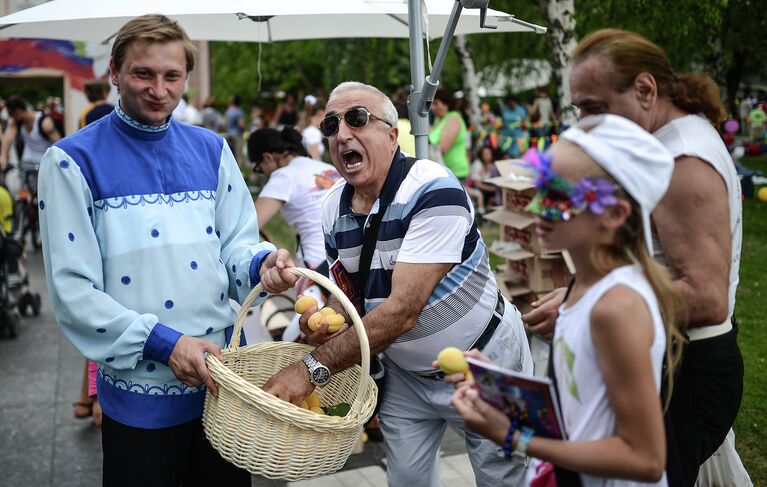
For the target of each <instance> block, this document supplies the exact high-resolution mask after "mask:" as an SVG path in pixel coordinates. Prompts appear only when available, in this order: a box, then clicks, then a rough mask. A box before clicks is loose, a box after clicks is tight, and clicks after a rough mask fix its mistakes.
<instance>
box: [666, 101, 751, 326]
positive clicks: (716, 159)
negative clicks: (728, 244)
mask: <svg viewBox="0 0 767 487" xmlns="http://www.w3.org/2000/svg"><path fill="white" fill-rule="evenodd" d="M653 135H655V137H657V138H658V140H660V141H661V143H662V144H663V145H664V146H666V148H667V149H668V150H669V151H670V152H671V154H672V155H673V156H674V159H676V158H678V157H681V156H689V157H697V158H699V159H701V160H703V161H705V162H707V163H708V164H711V166H712V167H713V168H714V169H715V170H716V172H718V173H719V175H720V176H721V177H722V180H723V181H724V184H725V186H726V187H727V200H728V203H729V209H730V237H731V239H732V256H731V257H732V261H731V262H730V285H729V290H728V313H727V320H725V323H727V322H729V321H730V318H731V317H732V313H733V311H734V310H735V292H736V291H737V289H738V271H739V269H740V249H741V243H742V239H743V208H742V202H741V201H742V200H741V188H740V178H739V177H738V173H737V172H736V171H735V164H734V163H733V162H732V157H730V154H729V153H728V152H727V148H726V147H725V145H724V142H722V138H721V137H720V136H719V134H718V133H717V131H716V130H715V129H714V127H713V125H711V122H709V121H708V120H707V119H705V118H703V117H701V116H699V115H687V116H686V117H681V118H677V119H675V120H672V121H671V122H669V123H667V124H666V125H664V126H663V127H661V128H660V129H658V131H656V132H655V134H653ZM653 246H654V247H655V256H654V257H655V259H656V260H657V261H658V262H660V263H662V264H664V265H666V263H667V261H666V256H665V254H664V253H663V248H662V247H661V245H660V242H659V241H658V238H657V235H655V232H653Z"/></svg>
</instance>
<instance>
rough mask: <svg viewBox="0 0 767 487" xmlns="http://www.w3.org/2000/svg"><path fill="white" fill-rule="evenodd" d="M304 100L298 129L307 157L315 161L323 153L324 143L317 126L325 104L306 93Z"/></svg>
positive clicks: (319, 158) (319, 159) (320, 158)
mask: <svg viewBox="0 0 767 487" xmlns="http://www.w3.org/2000/svg"><path fill="white" fill-rule="evenodd" d="M304 101H305V103H304V111H303V113H302V114H301V120H300V122H299V124H298V131H299V132H300V133H301V137H302V141H303V144H304V147H305V148H306V152H307V153H308V154H309V157H311V158H312V159H314V160H315V161H321V160H322V156H323V155H324V154H325V144H324V143H323V142H324V141H323V140H322V133H321V132H320V129H319V127H320V122H321V121H322V117H323V116H324V114H325V113H324V112H325V104H324V103H320V102H319V100H317V98H316V97H314V96H313V95H307V96H306V98H305V99H304Z"/></svg>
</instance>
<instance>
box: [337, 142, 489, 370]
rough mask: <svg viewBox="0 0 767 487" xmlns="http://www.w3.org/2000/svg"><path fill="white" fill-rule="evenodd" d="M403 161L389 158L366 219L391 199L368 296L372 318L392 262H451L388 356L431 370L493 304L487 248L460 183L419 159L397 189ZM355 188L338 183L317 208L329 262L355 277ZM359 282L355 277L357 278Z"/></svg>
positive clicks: (358, 224)
mask: <svg viewBox="0 0 767 487" xmlns="http://www.w3.org/2000/svg"><path fill="white" fill-rule="evenodd" d="M404 162H405V157H404V156H403V155H402V154H401V153H400V152H397V154H396V155H395V157H394V160H393V162H392V166H391V168H390V171H389V174H390V177H388V178H387V180H386V182H385V183H384V187H383V189H382V190H381V195H380V197H379V199H378V200H377V201H376V202H375V203H374V204H373V208H372V210H371V215H372V214H374V213H376V212H377V211H378V208H379V207H380V203H381V200H383V201H391V203H390V204H389V206H388V208H387V209H386V213H385V214H384V217H383V219H382V221H381V225H380V228H379V232H378V241H377V242H376V248H375V251H374V253H373V258H372V262H371V266H370V273H369V275H368V280H367V284H366V287H365V290H364V293H365V311H366V313H369V312H370V311H371V310H373V309H374V308H375V307H376V306H378V305H379V304H381V303H382V302H383V301H384V300H385V299H387V298H388V296H389V294H390V293H391V281H392V274H393V272H394V266H395V265H396V263H397V262H408V263H419V264H424V263H435V264H437V263H454V264H455V266H454V267H453V268H452V269H451V270H450V272H448V274H447V275H446V276H445V277H444V278H443V279H442V281H441V282H440V283H439V284H438V285H437V287H436V288H435V289H434V291H433V292H432V295H431V297H430V298H429V301H428V303H427V305H426V306H425V307H424V309H423V311H422V312H421V314H420V315H419V317H418V320H417V322H416V324H415V326H414V327H413V328H412V329H411V330H410V331H408V332H407V333H405V334H403V335H402V336H400V337H399V338H397V339H396V340H395V341H394V343H392V344H391V345H390V346H389V347H388V348H387V349H386V351H385V353H386V355H387V357H388V358H390V359H391V360H393V361H394V362H395V363H397V365H399V366H400V367H402V368H404V369H407V370H411V371H415V372H426V371H431V370H432V367H431V363H432V361H433V360H434V359H435V358H436V356H437V354H438V353H439V352H440V351H441V350H442V349H443V348H444V347H447V346H455V347H458V348H461V349H467V348H468V347H469V346H471V345H472V344H473V343H474V342H475V341H476V339H477V338H478V337H479V336H480V335H481V334H482V331H483V330H484V329H485V326H486V325H487V323H488V321H489V319H490V317H491V316H492V313H493V309H494V308H495V303H496V298H497V286H496V283H495V278H494V276H493V275H492V272H491V270H490V265H489V261H488V253H487V248H486V246H485V243H484V241H483V240H482V237H481V235H480V234H479V231H478V230H477V225H476V223H475V222H474V209H473V207H472V204H471V201H470V199H469V196H468V195H467V194H466V191H465V190H464V188H463V186H462V184H461V182H460V181H458V179H457V178H456V177H455V176H454V175H453V173H452V172H450V171H449V170H448V169H446V168H445V167H444V166H441V165H439V164H437V163H435V162H433V161H429V160H425V159H422V160H418V161H417V162H416V163H415V164H414V165H413V167H412V168H411V169H410V171H409V172H408V174H407V176H406V177H405V179H404V181H402V184H401V185H400V186H399V188H398V187H397V184H398V183H399V179H400V178H399V177H393V175H399V174H401V171H402V167H403V165H404ZM353 194H354V188H353V187H352V186H350V185H347V184H346V183H345V182H339V183H337V184H336V185H335V186H334V187H333V188H332V189H331V190H330V191H329V192H328V195H327V196H326V198H325V201H324V202H323V206H322V228H323V232H324V234H325V249H326V251H327V255H328V262H329V263H330V264H331V265H332V264H333V263H334V262H336V260H339V261H340V262H341V264H342V265H343V266H344V268H345V269H346V270H347V271H348V272H349V273H350V274H352V275H353V276H354V274H356V273H357V272H358V267H359V259H360V253H361V252H362V241H363V232H362V229H363V228H364V226H365V223H366V221H367V219H368V218H369V217H370V216H369V215H360V214H355V213H354V212H353V211H352V209H351V197H352V195H353ZM355 277H356V276H355Z"/></svg>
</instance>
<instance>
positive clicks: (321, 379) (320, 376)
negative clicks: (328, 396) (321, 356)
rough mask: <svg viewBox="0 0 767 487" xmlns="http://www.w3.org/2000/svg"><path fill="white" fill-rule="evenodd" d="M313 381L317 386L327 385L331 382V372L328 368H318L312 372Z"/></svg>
mask: <svg viewBox="0 0 767 487" xmlns="http://www.w3.org/2000/svg"><path fill="white" fill-rule="evenodd" d="M312 379H314V383H315V384H326V383H327V382H328V381H329V380H330V371H329V370H328V368H327V367H317V368H315V369H314V370H313V371H312Z"/></svg>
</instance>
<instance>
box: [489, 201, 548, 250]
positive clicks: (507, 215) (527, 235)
mask: <svg viewBox="0 0 767 487" xmlns="http://www.w3.org/2000/svg"><path fill="white" fill-rule="evenodd" d="M485 219H487V220H490V221H492V222H495V223H498V224H499V225H501V240H502V241H504V242H515V243H518V244H519V245H520V246H521V247H522V248H523V249H525V250H529V251H530V252H532V253H534V254H537V255H546V254H556V253H557V252H558V251H556V250H549V249H547V248H545V247H544V246H543V244H542V243H541V239H540V238H539V237H538V235H537V234H536V233H535V219H534V218H532V217H530V216H528V214H522V213H516V212H512V211H507V210H504V209H498V210H495V211H493V212H492V213H488V214H486V215H485Z"/></svg>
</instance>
